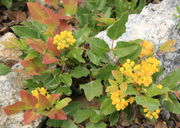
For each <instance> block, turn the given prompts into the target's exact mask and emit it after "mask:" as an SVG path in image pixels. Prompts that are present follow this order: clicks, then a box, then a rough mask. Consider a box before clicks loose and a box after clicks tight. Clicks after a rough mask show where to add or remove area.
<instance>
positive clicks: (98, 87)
mask: <svg viewBox="0 0 180 128" xmlns="http://www.w3.org/2000/svg"><path fill="white" fill-rule="evenodd" d="M80 89H83V90H84V93H85V96H86V98H87V100H88V101H91V100H92V99H93V98H94V97H99V96H101V95H102V93H103V86H102V84H101V80H95V81H91V82H90V83H87V84H81V85H80Z"/></svg>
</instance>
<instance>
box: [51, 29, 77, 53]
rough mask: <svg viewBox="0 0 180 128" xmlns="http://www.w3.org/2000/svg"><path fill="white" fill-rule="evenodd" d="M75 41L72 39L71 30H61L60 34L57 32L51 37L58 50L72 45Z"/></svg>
mask: <svg viewBox="0 0 180 128" xmlns="http://www.w3.org/2000/svg"><path fill="white" fill-rule="evenodd" d="M75 42H76V39H74V37H73V35H72V32H69V31H62V32H60V34H57V35H55V36H54V38H53V43H54V44H56V45H57V49H58V50H62V49H65V48H68V47H69V46H72V45H73V44H74V43H75Z"/></svg>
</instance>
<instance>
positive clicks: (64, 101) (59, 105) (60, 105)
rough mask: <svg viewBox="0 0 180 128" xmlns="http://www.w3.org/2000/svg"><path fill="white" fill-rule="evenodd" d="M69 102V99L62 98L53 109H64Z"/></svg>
mask: <svg viewBox="0 0 180 128" xmlns="http://www.w3.org/2000/svg"><path fill="white" fill-rule="evenodd" d="M69 102H71V98H64V99H62V100H60V101H58V102H57V103H56V106H55V107H56V109H58V110H60V109H62V108H64V107H66V106H67V105H68V104H69Z"/></svg>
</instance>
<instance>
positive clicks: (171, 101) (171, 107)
mask: <svg viewBox="0 0 180 128" xmlns="http://www.w3.org/2000/svg"><path fill="white" fill-rule="evenodd" d="M162 105H163V106H164V107H165V108H166V109H167V110H168V111H170V112H173V113H176V114H180V103H179V101H178V100H177V98H176V97H175V96H174V95H173V94H171V93H170V94H169V97H168V99H165V100H163V101H162Z"/></svg>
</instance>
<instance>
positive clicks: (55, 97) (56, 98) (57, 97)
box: [48, 94, 61, 105]
mask: <svg viewBox="0 0 180 128" xmlns="http://www.w3.org/2000/svg"><path fill="white" fill-rule="evenodd" d="M60 96H61V94H51V95H50V97H49V98H48V100H49V102H50V104H51V105H53V104H54V103H55V102H56V101H57V100H58V99H59V97H60Z"/></svg>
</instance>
